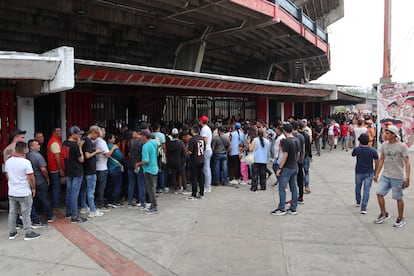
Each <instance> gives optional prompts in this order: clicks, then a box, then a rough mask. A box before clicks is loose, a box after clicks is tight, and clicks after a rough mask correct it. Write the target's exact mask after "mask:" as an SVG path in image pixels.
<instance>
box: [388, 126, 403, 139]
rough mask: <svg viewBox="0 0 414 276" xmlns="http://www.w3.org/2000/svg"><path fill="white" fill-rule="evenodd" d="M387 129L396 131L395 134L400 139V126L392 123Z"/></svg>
mask: <svg viewBox="0 0 414 276" xmlns="http://www.w3.org/2000/svg"><path fill="white" fill-rule="evenodd" d="M385 130H386V131H389V132H392V133H394V134H395V136H397V138H398V139H400V135H399V133H400V130H399V129H398V127H396V126H394V125H391V126H387V128H386V129H385Z"/></svg>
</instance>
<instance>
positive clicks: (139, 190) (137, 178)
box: [128, 168, 146, 206]
mask: <svg viewBox="0 0 414 276" xmlns="http://www.w3.org/2000/svg"><path fill="white" fill-rule="evenodd" d="M134 192H136V194H135V197H136V199H137V202H139V203H140V204H141V205H143V206H145V193H146V186H145V176H144V171H143V170H142V168H141V169H140V170H139V172H138V174H136V173H134V170H133V169H132V170H131V169H129V170H128V205H132V200H133V198H134Z"/></svg>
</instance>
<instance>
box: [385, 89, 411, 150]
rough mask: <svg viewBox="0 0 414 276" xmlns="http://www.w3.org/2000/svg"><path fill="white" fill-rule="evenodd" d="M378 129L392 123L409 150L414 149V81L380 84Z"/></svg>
mask: <svg viewBox="0 0 414 276" xmlns="http://www.w3.org/2000/svg"><path fill="white" fill-rule="evenodd" d="M377 91H378V92H377V99H378V120H379V123H378V131H379V133H378V134H379V137H380V139H381V132H382V129H384V128H385V126H386V125H387V124H391V123H392V124H393V125H395V126H397V127H398V128H399V129H400V137H401V140H402V142H404V143H405V144H406V145H407V147H408V149H409V150H410V151H414V133H413V130H414V83H389V84H380V85H379V86H378V90H377Z"/></svg>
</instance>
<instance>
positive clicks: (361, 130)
mask: <svg viewBox="0 0 414 276" xmlns="http://www.w3.org/2000/svg"><path fill="white" fill-rule="evenodd" d="M354 133H355V147H358V146H359V140H358V138H359V136H361V134H362V133H368V129H367V128H366V127H365V126H364V121H363V120H361V119H359V120H358V126H357V127H355V128H354Z"/></svg>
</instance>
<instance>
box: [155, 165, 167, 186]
mask: <svg viewBox="0 0 414 276" xmlns="http://www.w3.org/2000/svg"><path fill="white" fill-rule="evenodd" d="M163 166H164V165H163ZM166 183H167V168H162V169H161V170H160V171H159V173H158V180H157V190H159V191H164V189H165V184H166Z"/></svg>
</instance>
